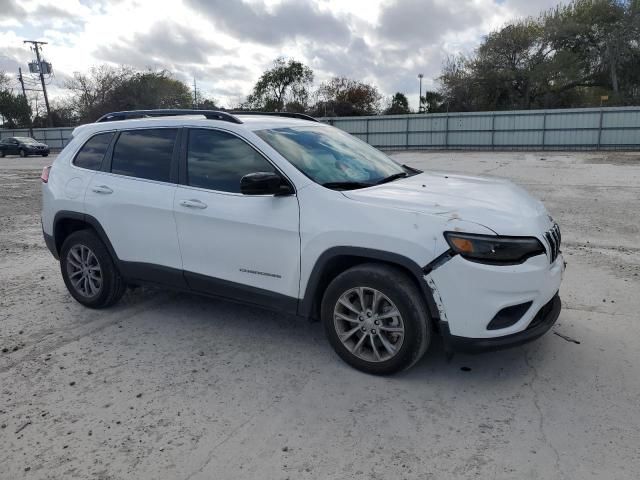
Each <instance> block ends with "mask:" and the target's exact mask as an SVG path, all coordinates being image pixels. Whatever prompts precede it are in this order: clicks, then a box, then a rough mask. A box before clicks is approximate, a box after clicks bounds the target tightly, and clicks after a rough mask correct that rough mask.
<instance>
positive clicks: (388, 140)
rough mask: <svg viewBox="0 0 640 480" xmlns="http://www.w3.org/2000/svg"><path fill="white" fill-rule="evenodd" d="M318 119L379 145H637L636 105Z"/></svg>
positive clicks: (609, 147) (603, 147)
mask: <svg viewBox="0 0 640 480" xmlns="http://www.w3.org/2000/svg"><path fill="white" fill-rule="evenodd" d="M320 120H321V121H323V122H326V123H330V124H331V125H334V126H335V127H338V128H340V129H342V130H345V131H347V132H349V133H351V134H352V135H355V136H357V137H359V138H361V139H362V140H364V141H366V142H367V143H370V144H371V145H373V146H375V147H378V148H383V149H439V150H448V149H452V150H453V149H455V150H640V107H616V108H581V109H562V110H519V111H508V112H469V113H438V114H419V115H388V116H370V117H336V118H322V119H320Z"/></svg>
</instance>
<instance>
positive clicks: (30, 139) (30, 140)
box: [16, 137, 38, 143]
mask: <svg viewBox="0 0 640 480" xmlns="http://www.w3.org/2000/svg"><path fill="white" fill-rule="evenodd" d="M16 140H18V141H19V142H22V143H38V142H37V141H35V140H34V139H33V138H29V137H16Z"/></svg>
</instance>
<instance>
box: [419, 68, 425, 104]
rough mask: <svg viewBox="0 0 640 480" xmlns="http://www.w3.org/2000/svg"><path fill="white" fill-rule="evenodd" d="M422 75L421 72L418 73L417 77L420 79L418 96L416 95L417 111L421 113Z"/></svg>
mask: <svg viewBox="0 0 640 480" xmlns="http://www.w3.org/2000/svg"><path fill="white" fill-rule="evenodd" d="M423 77H424V75H423V74H422V73H419V74H418V78H419V79H420V96H419V97H418V113H422V78H423Z"/></svg>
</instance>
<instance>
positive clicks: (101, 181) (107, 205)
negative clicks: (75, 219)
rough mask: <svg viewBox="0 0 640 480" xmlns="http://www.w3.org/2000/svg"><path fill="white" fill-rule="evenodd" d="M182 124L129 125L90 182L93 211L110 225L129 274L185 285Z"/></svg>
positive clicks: (89, 211)
mask: <svg viewBox="0 0 640 480" xmlns="http://www.w3.org/2000/svg"><path fill="white" fill-rule="evenodd" d="M179 135H180V130H179V129H177V128H149V129H136V130H124V131H121V132H120V133H119V134H118V137H117V138H116V139H115V142H114V144H113V146H112V147H111V150H112V152H110V153H109V154H108V155H107V161H106V162H105V165H104V166H103V169H102V170H103V171H99V172H97V173H96V174H95V175H94V176H93V178H92V179H91V181H90V183H89V187H88V189H87V193H86V196H85V205H86V212H87V214H89V215H91V216H93V217H95V218H96V219H97V220H98V222H99V223H100V225H101V226H102V227H103V229H104V230H105V232H106V234H107V237H108V238H109V240H110V242H111V244H112V246H113V249H114V250H115V253H116V255H117V256H118V258H119V259H120V260H121V262H122V265H121V268H122V270H123V273H124V274H125V276H127V277H128V278H131V279H140V280H148V281H156V280H158V281H160V280H161V282H160V283H169V284H174V283H175V284H176V285H177V286H182V285H181V284H182V283H183V280H182V259H181V257H180V251H179V247H178V237H177V234H176V224H175V220H174V215H173V197H174V195H175V192H176V181H177V164H176V163H175V162H176V161H177V155H178V147H177V145H178V138H179Z"/></svg>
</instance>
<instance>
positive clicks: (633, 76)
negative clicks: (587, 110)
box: [439, 0, 640, 111]
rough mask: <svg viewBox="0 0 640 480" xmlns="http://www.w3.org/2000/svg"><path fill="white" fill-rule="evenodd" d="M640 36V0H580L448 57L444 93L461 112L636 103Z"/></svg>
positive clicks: (639, 91) (639, 81) (639, 83)
mask: <svg viewBox="0 0 640 480" xmlns="http://www.w3.org/2000/svg"><path fill="white" fill-rule="evenodd" d="M638 38H640V0H574V1H573V2H571V3H569V4H568V5H565V6H560V7H557V8H555V9H553V10H550V11H548V12H544V13H543V14H542V15H540V17H538V18H537V19H531V18H529V19H526V20H518V21H515V22H512V23H510V24H508V25H505V26H504V27H503V28H501V29H499V30H497V31H494V32H491V33H490V34H489V35H487V37H486V38H485V39H484V40H483V42H482V43H481V44H480V46H479V47H478V49H477V50H476V51H475V53H474V54H473V55H471V56H469V57H456V58H449V59H447V62H446V63H445V65H444V68H443V72H442V75H441V76H440V78H439V81H440V84H441V88H440V93H441V94H442V95H443V97H444V103H445V104H446V105H447V106H449V108H450V109H451V110H453V111H465V110H467V111H468V110H494V109H496V110H501V109H514V108H523V109H528V108H559V107H573V106H588V105H598V104H599V102H600V96H601V95H608V96H609V97H610V99H611V100H612V102H610V103H613V104H628V103H636V102H637V101H638V99H639V97H640V69H638V68H637V65H638V64H639V62H640V42H638Z"/></svg>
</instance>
